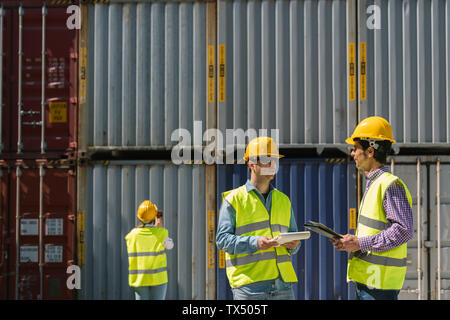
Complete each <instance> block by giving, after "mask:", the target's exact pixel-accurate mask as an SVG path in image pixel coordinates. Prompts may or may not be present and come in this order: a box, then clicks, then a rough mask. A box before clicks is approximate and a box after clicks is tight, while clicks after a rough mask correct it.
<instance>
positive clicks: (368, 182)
mask: <svg viewBox="0 0 450 320" xmlns="http://www.w3.org/2000/svg"><path fill="white" fill-rule="evenodd" d="M385 172H391V170H390V168H389V167H388V166H382V167H380V168H378V169H376V170H374V171H372V172H371V173H369V174H368V175H367V176H366V191H367V189H368V188H369V187H370V186H371V185H372V182H374V181H375V180H376V179H377V178H378V177H379V176H381V175H382V174H383V173H385Z"/></svg>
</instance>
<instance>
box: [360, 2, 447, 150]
mask: <svg viewBox="0 0 450 320" xmlns="http://www.w3.org/2000/svg"><path fill="white" fill-rule="evenodd" d="M358 45H359V47H358V64H359V66H360V68H359V69H360V83H359V90H360V96H359V106H358V111H359V119H360V120H361V119H363V118H365V117H367V116H371V115H378V116H382V117H385V118H386V119H389V121H390V123H391V125H392V127H393V131H394V137H395V139H396V140H397V142H398V143H399V144H398V145H397V147H399V146H402V145H406V146H411V145H413V146H418V145H419V146H420V145H422V146H428V147H436V146H440V147H444V148H448V143H450V1H448V0H445V1H417V0H404V1H396V0H384V1H373V0H362V1H358Z"/></svg>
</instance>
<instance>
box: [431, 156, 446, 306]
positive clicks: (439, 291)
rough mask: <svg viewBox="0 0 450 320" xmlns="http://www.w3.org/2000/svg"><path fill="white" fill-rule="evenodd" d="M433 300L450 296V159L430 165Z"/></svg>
mask: <svg viewBox="0 0 450 320" xmlns="http://www.w3.org/2000/svg"><path fill="white" fill-rule="evenodd" d="M430 195H431V197H430V207H431V216H430V243H429V244H430V276H429V277H430V287H431V290H430V291H431V292H430V295H431V299H433V300H434V299H436V300H449V299H450V162H445V161H442V162H441V161H436V163H435V164H432V165H430Z"/></svg>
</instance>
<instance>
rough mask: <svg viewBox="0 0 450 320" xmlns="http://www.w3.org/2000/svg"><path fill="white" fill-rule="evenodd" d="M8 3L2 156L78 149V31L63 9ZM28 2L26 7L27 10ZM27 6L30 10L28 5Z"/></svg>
mask: <svg viewBox="0 0 450 320" xmlns="http://www.w3.org/2000/svg"><path fill="white" fill-rule="evenodd" d="M21 3H22V2H21V1H7V2H6V3H4V6H3V7H1V8H0V13H1V14H0V49H1V52H0V53H1V55H0V60H1V62H0V75H1V81H0V87H1V91H0V104H2V105H3V108H1V109H0V126H1V128H0V138H1V141H0V143H1V145H2V149H1V151H2V153H3V154H2V156H3V157H8V156H9V157H17V153H35V154H38V155H39V154H41V153H42V154H43V153H50V154H56V155H59V154H64V153H67V152H71V151H74V150H76V148H77V143H76V142H77V137H76V136H77V132H76V126H77V112H78V108H77V104H78V32H77V29H69V28H68V27H67V24H66V22H67V20H68V18H69V14H68V13H66V9H67V5H66V6H64V7H59V8H55V7H45V6H42V3H43V2H42V1H40V5H37V3H38V2H37V1H29V2H28V3H27V2H23V4H24V6H20V4H21ZM27 4H28V6H27ZM31 5H32V6H31Z"/></svg>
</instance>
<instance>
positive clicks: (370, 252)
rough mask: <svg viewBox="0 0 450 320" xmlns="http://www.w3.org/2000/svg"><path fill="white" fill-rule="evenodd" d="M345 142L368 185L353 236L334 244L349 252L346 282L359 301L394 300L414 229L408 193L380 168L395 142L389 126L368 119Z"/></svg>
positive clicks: (400, 285)
mask: <svg viewBox="0 0 450 320" xmlns="http://www.w3.org/2000/svg"><path fill="white" fill-rule="evenodd" d="M346 142H347V143H349V144H352V145H353V146H354V148H353V150H352V152H351V156H352V157H353V159H354V160H355V164H356V167H357V168H358V169H360V170H363V171H364V173H365V175H366V179H367V183H366V189H365V193H364V197H363V199H362V201H361V204H360V208H359V217H358V225H357V229H356V235H351V234H346V235H345V236H344V237H343V239H340V240H334V241H333V243H334V246H335V247H336V248H337V249H338V250H344V251H347V252H350V256H349V261H348V269H347V281H354V282H356V294H357V298H358V299H360V300H375V299H383V300H388V299H389V300H390V299H392V300H396V299H397V298H398V294H399V291H400V289H401V288H402V287H403V282H404V280H405V274H406V250H407V248H406V243H407V242H408V241H409V240H411V239H412V238H413V235H414V229H413V214H412V209H411V205H412V201H411V195H410V193H409V190H408V188H407V187H406V185H405V183H404V182H403V181H402V180H400V178H398V177H396V176H394V175H393V174H391V173H390V170H389V167H388V166H385V165H384V164H385V162H386V157H387V155H388V154H389V152H390V150H391V144H392V143H395V140H394V139H393V135H392V128H391V126H390V124H389V122H387V121H386V120H385V119H383V118H381V117H369V118H366V119H364V120H363V121H361V122H360V123H359V124H358V126H357V127H356V128H355V131H354V132H353V135H352V136H351V137H350V138H348V139H347V140H346Z"/></svg>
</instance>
